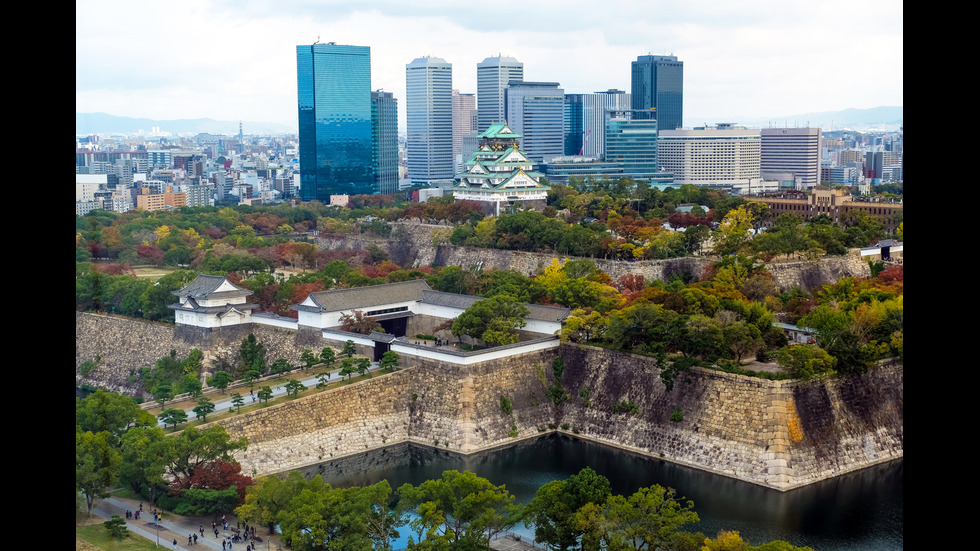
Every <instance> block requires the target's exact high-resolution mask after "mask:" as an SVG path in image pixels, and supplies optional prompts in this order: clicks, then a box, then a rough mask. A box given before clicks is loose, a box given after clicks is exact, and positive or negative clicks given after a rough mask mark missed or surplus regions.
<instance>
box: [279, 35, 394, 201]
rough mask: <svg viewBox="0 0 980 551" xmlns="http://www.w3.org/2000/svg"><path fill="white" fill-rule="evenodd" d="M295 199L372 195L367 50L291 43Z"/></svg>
mask: <svg viewBox="0 0 980 551" xmlns="http://www.w3.org/2000/svg"><path fill="white" fill-rule="evenodd" d="M296 75H297V88H298V96H299V166H300V186H301V187H300V198H302V199H303V200H304V201H310V200H314V199H316V200H321V201H329V198H330V195H342V194H362V193H375V192H376V190H377V187H376V186H377V177H376V171H375V164H374V162H373V161H372V154H371V49H370V48H369V47H367V46H341V45H337V44H334V43H332V42H330V43H327V44H313V45H304V46H296Z"/></svg>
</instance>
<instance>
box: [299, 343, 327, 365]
mask: <svg viewBox="0 0 980 551" xmlns="http://www.w3.org/2000/svg"><path fill="white" fill-rule="evenodd" d="M331 352H333V351H332V350H331ZM299 360H300V361H301V362H303V365H305V366H306V367H304V368H303V369H304V370H307V369H310V368H311V367H313V366H314V365H316V364H318V363H319V362H320V358H319V357H318V356H317V355H316V354H314V353H313V351H312V350H310V349H309V348H306V349H304V350H303V354H302V355H300V357H299Z"/></svg>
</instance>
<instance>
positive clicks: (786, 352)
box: [776, 345, 837, 379]
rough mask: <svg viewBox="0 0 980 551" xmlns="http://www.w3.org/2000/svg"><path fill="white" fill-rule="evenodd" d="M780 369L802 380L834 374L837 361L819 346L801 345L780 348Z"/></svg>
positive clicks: (778, 354)
mask: <svg viewBox="0 0 980 551" xmlns="http://www.w3.org/2000/svg"><path fill="white" fill-rule="evenodd" d="M776 361H777V362H779V365H780V367H782V368H783V369H785V370H787V371H789V372H790V373H792V374H793V375H795V376H797V377H799V378H801V379H809V378H810V377H813V376H814V375H818V374H820V373H833V372H834V366H835V365H837V360H836V359H835V358H834V357H833V356H831V355H830V354H828V353H827V351H826V350H824V349H822V348H820V347H818V346H810V345H799V346H787V347H784V348H780V349H779V350H778V351H777V352H776Z"/></svg>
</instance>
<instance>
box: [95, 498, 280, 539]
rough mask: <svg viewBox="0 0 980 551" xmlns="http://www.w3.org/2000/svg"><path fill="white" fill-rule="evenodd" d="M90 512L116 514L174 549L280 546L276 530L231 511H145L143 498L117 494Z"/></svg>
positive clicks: (137, 530) (130, 526) (136, 530)
mask: <svg viewBox="0 0 980 551" xmlns="http://www.w3.org/2000/svg"><path fill="white" fill-rule="evenodd" d="M92 514H94V515H98V516H100V517H102V518H105V519H107V520H108V519H109V518H111V517H112V515H119V516H120V517H123V518H124V519H125V520H126V528H127V530H129V532H130V533H132V534H135V535H138V536H142V537H144V538H146V539H148V540H150V541H156V542H158V543H159V544H160V545H162V546H164V547H172V548H173V549H182V550H186V551H190V550H192V549H199V547H198V546H200V545H203V546H204V548H208V549H215V550H217V549H221V550H222V551H235V550H239V551H261V550H271V549H282V546H281V544H280V541H279V535H278V534H275V535H272V536H268V535H265V534H263V533H261V532H259V533H257V530H256V527H255V526H249V525H248V524H246V523H244V522H241V523H240V522H238V519H237V517H235V515H230V514H228V515H221V516H220V517H215V518H213V519H205V518H203V517H182V516H179V515H175V514H173V513H169V512H168V513H166V514H165V515H164V514H163V513H162V512H159V511H156V510H154V511H145V510H144V508H143V503H142V502H138V501H136V500H132V499H126V498H117V497H111V498H108V499H103V500H101V501H99V502H98V503H97V504H96V506H95V507H93V508H92ZM209 526H210V529H209ZM264 535H265V537H263V536H264ZM185 540H186V543H184V542H185Z"/></svg>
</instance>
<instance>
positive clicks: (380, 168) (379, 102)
mask: <svg viewBox="0 0 980 551" xmlns="http://www.w3.org/2000/svg"><path fill="white" fill-rule="evenodd" d="M371 158H372V162H373V163H374V166H375V170H376V172H377V180H378V193H381V194H383V195H388V194H390V193H395V192H396V191H398V102H397V101H396V100H395V96H394V94H392V93H391V92H382V91H381V90H378V91H377V92H371Z"/></svg>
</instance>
